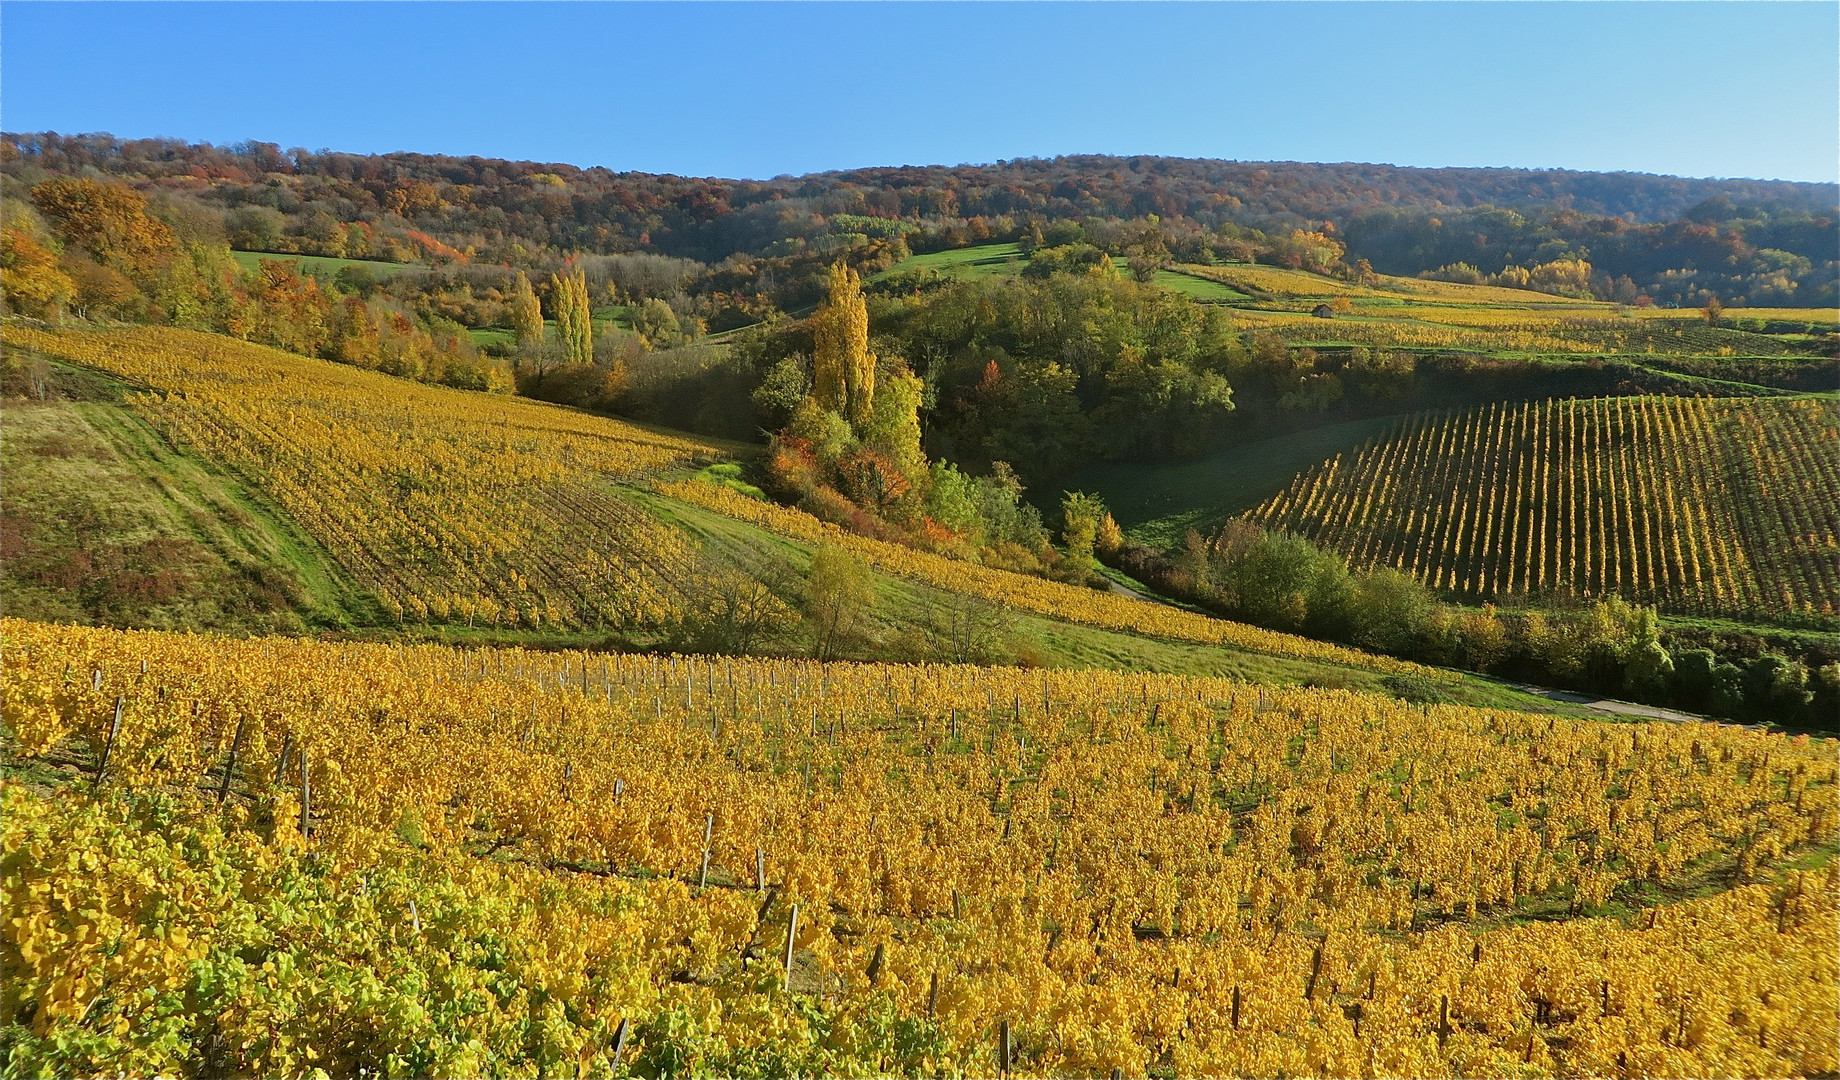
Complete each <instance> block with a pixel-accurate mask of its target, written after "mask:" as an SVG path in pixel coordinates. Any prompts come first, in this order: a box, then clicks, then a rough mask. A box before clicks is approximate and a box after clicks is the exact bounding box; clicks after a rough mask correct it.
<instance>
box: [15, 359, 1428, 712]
mask: <svg viewBox="0 0 1840 1080" xmlns="http://www.w3.org/2000/svg"><path fill="white" fill-rule="evenodd" d="M5 333H6V341H7V343H8V344H9V345H11V346H13V347H28V348H32V349H35V350H37V351H39V352H41V353H43V354H45V355H48V356H54V357H60V358H64V359H67V360H71V361H75V362H78V363H81V364H84V365H87V366H90V367H94V368H97V369H101V370H105V371H110V372H114V373H116V374H119V375H121V376H124V377H126V378H129V379H133V380H135V381H136V383H137V384H141V385H144V386H146V387H148V388H149V389H148V390H147V392H143V393H140V394H137V395H133V396H132V397H131V405H132V407H133V408H134V409H135V410H136V411H137V412H139V413H140V414H141V415H143V416H145V417H146V418H148V420H149V421H150V422H152V423H153V424H154V425H155V426H156V427H158V428H159V429H160V430H161V431H162V432H164V433H166V434H167V435H168V436H169V437H170V438H172V439H173V440H174V441H175V442H178V443H180V444H182V445H188V446H191V447H193V448H195V449H196V450H197V451H198V452H200V453H201V454H202V455H203V456H204V457H206V458H207V459H209V460H211V461H213V462H216V463H219V464H221V465H225V466H228V467H229V468H231V469H233V470H235V471H236V472H237V473H238V474H240V475H243V476H247V477H250V478H251V480H252V482H253V483H255V484H256V485H257V486H258V487H260V488H261V489H262V490H263V491H264V492H266V493H267V494H269V495H270V496H271V497H272V498H273V499H274V500H275V502H276V503H277V504H279V505H280V506H281V508H282V509H283V510H284V511H285V512H286V513H287V514H288V515H289V516H290V517H292V519H293V520H294V521H295V522H297V523H299V524H300V525H301V526H302V527H303V529H304V530H305V531H306V532H307V533H308V534H309V535H311V536H312V537H313V538H314V539H315V540H317V541H318V542H319V543H320V544H321V545H322V546H323V547H324V548H325V549H326V550H327V551H328V552H329V553H331V554H332V556H333V557H334V558H335V559H336V560H337V561H338V562H339V563H340V564H341V565H342V566H343V567H344V568H345V569H346V570H347V571H349V572H350V573H351V574H352V576H353V577H354V578H355V579H356V580H357V581H358V582H359V583H360V584H362V585H363V586H364V587H366V588H367V589H368V590H370V591H371V592H372V593H373V595H375V596H376V597H378V598H379V600H380V602H381V604H382V606H383V608H384V615H385V617H386V619H388V620H390V621H400V622H408V623H433V624H447V625H466V626H480V627H486V626H504V627H520V626H521V627H529V628H549V629H593V628H598V627H602V626H622V627H632V626H652V627H656V626H658V625H660V624H662V623H665V622H667V621H668V620H669V619H670V618H671V617H672V616H673V614H674V613H675V612H676V611H678V610H679V608H680V605H681V602H682V598H683V597H684V595H685V593H686V592H687V591H690V590H692V589H693V588H694V582H693V581H692V580H691V579H693V578H694V576H695V574H696V573H697V572H698V571H697V569H696V561H695V560H696V556H697V550H696V547H695V545H694V543H693V542H692V541H691V539H690V538H689V537H688V536H686V535H685V534H684V533H683V532H680V531H679V530H677V529H675V528H673V527H671V526H670V525H667V524H665V523H663V522H661V521H659V520H658V519H657V518H655V517H654V516H652V515H651V514H650V513H648V512H647V511H646V510H645V509H644V508H643V507H641V506H639V505H638V504H637V502H636V501H635V500H634V499H633V497H632V493H631V490H630V489H628V490H626V491H624V492H623V491H622V489H621V487H620V485H621V484H633V483H641V482H644V483H650V484H651V485H652V486H653V487H655V488H656V489H657V490H658V491H659V492H661V493H663V494H666V495H669V496H671V497H673V498H678V499H682V500H684V501H686V502H692V503H697V504H700V505H702V506H705V507H707V508H709V509H713V510H715V511H716V512H718V513H721V514H724V515H727V516H729V517H732V518H735V519H737V520H740V521H745V522H748V523H750V524H753V525H757V526H761V527H764V528H766V529H768V530H770V531H772V532H775V533H778V534H780V535H782V536H786V537H789V538H791V539H794V540H796V541H799V542H802V543H807V544H815V543H821V542H826V541H828V542H832V543H836V544H842V545H846V546H849V547H851V548H853V549H855V550H856V551H857V553H858V554H859V555H861V556H862V557H863V558H865V560H867V561H868V562H869V563H870V564H871V565H873V566H874V567H876V568H877V569H878V570H881V571H882V572H884V573H887V574H890V575H893V576H896V577H902V578H907V579H910V580H915V581H919V582H922V583H924V584H926V585H929V586H932V587H935V588H939V589H944V590H947V591H951V592H960V593H970V594H974V595H979V596H982V597H985V598H987V599H990V600H994V601H997V602H998V603H1001V604H1003V605H1005V606H1007V607H1012V608H1015V609H1017V610H1021V611H1029V612H1034V613H1036V614H1041V615H1046V616H1049V617H1051V618H1055V619H1062V620H1065V621H1068V622H1073V623H1078V624H1082V625H1087V626H1094V627H1099V628H1102V629H1107V630H1121V631H1127V632H1136V633H1141V634H1147V635H1151V636H1155V637H1161V638H1168V639H1172V640H1176V641H1184V642H1192V643H1196V644H1203V645H1223V646H1227V647H1231V648H1236V649H1244V650H1248V651H1252V652H1259V653H1266V654H1270V655H1276V656H1287V657H1293V658H1296V659H1302V660H1319V661H1326V662H1330V663H1335V664H1344V665H1352V666H1355V667H1361V668H1367V669H1371V670H1376V671H1381V672H1386V673H1392V674H1412V675H1421V676H1425V677H1429V678H1436V679H1448V678H1450V676H1449V675H1447V674H1446V673H1443V672H1438V671H1436V670H1434V669H1431V668H1426V667H1423V666H1421V665H1417V664H1412V663H1408V662H1405V661H1399V660H1394V659H1391V658H1388V657H1381V656H1374V655H1370V654H1367V653H1363V652H1359V651H1357V650H1354V649H1348V648H1343V647H1340V646H1336V645H1329V644H1324V643H1320V642H1316V641H1312V640H1310V639H1308V638H1302V637H1297V636H1294V635H1289V634H1280V633H1275V632H1272V631H1268V630H1261V629H1258V628H1256V627H1250V626H1244V625H1241V624H1238V623H1231V622H1226V621H1223V620H1219V619H1212V618H1207V617H1205V616H1201V615H1195V614H1191V613H1189V612H1185V611H1181V610H1179V609H1175V608H1170V607H1166V606H1164V605H1160V604H1150V603H1145V602H1142V601H1138V600H1133V599H1127V598H1124V597H1119V596H1112V595H1108V594H1104V593H1098V592H1095V591H1093V590H1091V589H1084V588H1078V587H1074V586H1068V585H1062V584H1059V583H1057V582H1051V581H1043V580H1041V579H1039V578H1033V577H1024V576H1020V575H1017V574H1012V573H1009V572H1007V571H1001V570H994V569H989V568H986V567H982V566H978V565H976V564H972V563H966V562H961V561H957V560H952V559H947V558H943V557H941V556H937V555H931V554H928V553H925V552H920V551H916V550H914V549H912V548H908V547H904V546H901V545H898V544H892V543H887V542H884V541H878V540H870V539H867V538H863V537H858V536H854V535H850V534H846V533H843V532H841V531H840V530H838V529H837V528H835V527H834V526H828V525H825V524H824V523H822V522H820V521H818V520H817V519H816V518H814V517H812V516H811V515H809V514H806V513H804V512H803V511H800V510H794V509H789V508H785V507H779V506H776V505H774V504H771V503H766V502H762V501H760V500H757V499H752V498H748V497H746V496H743V495H740V494H737V493H735V492H733V491H731V490H729V489H727V488H719V487H716V486H714V485H711V484H708V483H704V482H701V481H695V480H690V481H673V480H668V479H665V478H664V477H665V476H666V475H667V474H669V473H671V472H672V471H673V469H674V467H676V466H679V465H682V464H684V463H686V462H689V461H691V460H692V459H693V458H695V457H697V456H700V455H708V454H713V453H714V451H712V450H710V449H709V448H707V447H703V446H700V445H698V444H695V443H693V442H688V441H683V440H678V439H672V438H668V437H664V436H657V435H653V434H651V433H650V432H647V431H645V430H643V429H639V428H636V427H633V426H630V425H627V424H622V423H620V422H618V421H614V420H608V419H605V418H601V417H595V416H590V415H587V414H584V413H579V412H574V411H570V410H565V409H559V408H556V407H554V406H549V405H542V404H538V403H534V402H528V401H520V400H517V399H507V398H504V397H501V396H497V395H488V394H479V393H469V392H464V391H456V390H445V389H442V388H438V387H429V386H423V385H419V384H415V383H410V382H407V381H405V380H401V379H392V378H389V377H387V376H382V375H377V374H373V373H369V372H363V371H359V370H356V369H354V368H349V367H344V366H341V365H337V364H330V363H326V362H323V361H318V360H308V359H302V358H299V357H294V356H290V355H288V354H285V353H281V352H277V351H275V350H271V349H265V348H260V347H258V346H251V345H241V344H238V343H235V342H231V341H228V340H226V339H224V338H221V337H213V336H209V335H201V334H192V333H189V332H187V331H182V330H162V329H151V328H150V329H140V330H132V331H119V332H111V333H107V334H96V333H88V334H81V333H67V334H56V335H53V334H46V333H42V332H38V331H32V330H23V329H15V328H12V327H8V328H7V329H6V331H5Z"/></svg>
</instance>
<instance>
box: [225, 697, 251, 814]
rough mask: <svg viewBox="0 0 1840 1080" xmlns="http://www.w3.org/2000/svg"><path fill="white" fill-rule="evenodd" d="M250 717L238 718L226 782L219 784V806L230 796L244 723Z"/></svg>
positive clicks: (241, 742) (226, 767)
mask: <svg viewBox="0 0 1840 1080" xmlns="http://www.w3.org/2000/svg"><path fill="white" fill-rule="evenodd" d="M248 719H249V718H248V717H247V716H239V717H237V719H236V734H235V735H233V736H231V738H230V761H229V763H228V764H226V765H225V766H224V782H223V783H221V784H219V785H218V786H217V805H219V806H222V805H224V800H225V799H227V798H229V797H230V777H231V776H232V775H234V774H235V772H236V753H237V751H238V750H241V749H242V748H243V725H244V724H245V723H247V722H248Z"/></svg>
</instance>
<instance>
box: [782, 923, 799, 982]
mask: <svg viewBox="0 0 1840 1080" xmlns="http://www.w3.org/2000/svg"><path fill="white" fill-rule="evenodd" d="M798 936H799V905H797V904H794V905H792V917H791V918H790V919H788V920H787V921H786V983H785V990H786V992H787V993H791V992H792V943H793V941H794V940H796V939H797V938H798Z"/></svg>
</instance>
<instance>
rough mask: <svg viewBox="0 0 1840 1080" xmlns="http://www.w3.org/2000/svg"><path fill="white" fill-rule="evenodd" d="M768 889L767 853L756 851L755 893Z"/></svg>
mask: <svg viewBox="0 0 1840 1080" xmlns="http://www.w3.org/2000/svg"><path fill="white" fill-rule="evenodd" d="M766 887H767V853H766V852H765V851H764V850H762V849H760V848H755V849H754V891H755V892H760V891H761V890H763V889H765V888H766Z"/></svg>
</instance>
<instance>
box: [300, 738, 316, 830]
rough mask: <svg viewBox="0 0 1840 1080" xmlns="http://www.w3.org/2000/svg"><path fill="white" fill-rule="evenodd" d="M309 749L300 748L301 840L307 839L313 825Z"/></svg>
mask: <svg viewBox="0 0 1840 1080" xmlns="http://www.w3.org/2000/svg"><path fill="white" fill-rule="evenodd" d="M307 770H308V763H307V748H306V747H304V746H303V747H301V748H300V838H301V839H302V840H305V839H306V838H307V830H308V829H309V828H310V827H311V826H312V824H313V789H312V787H311V786H310V784H309V783H308V780H307Z"/></svg>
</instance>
